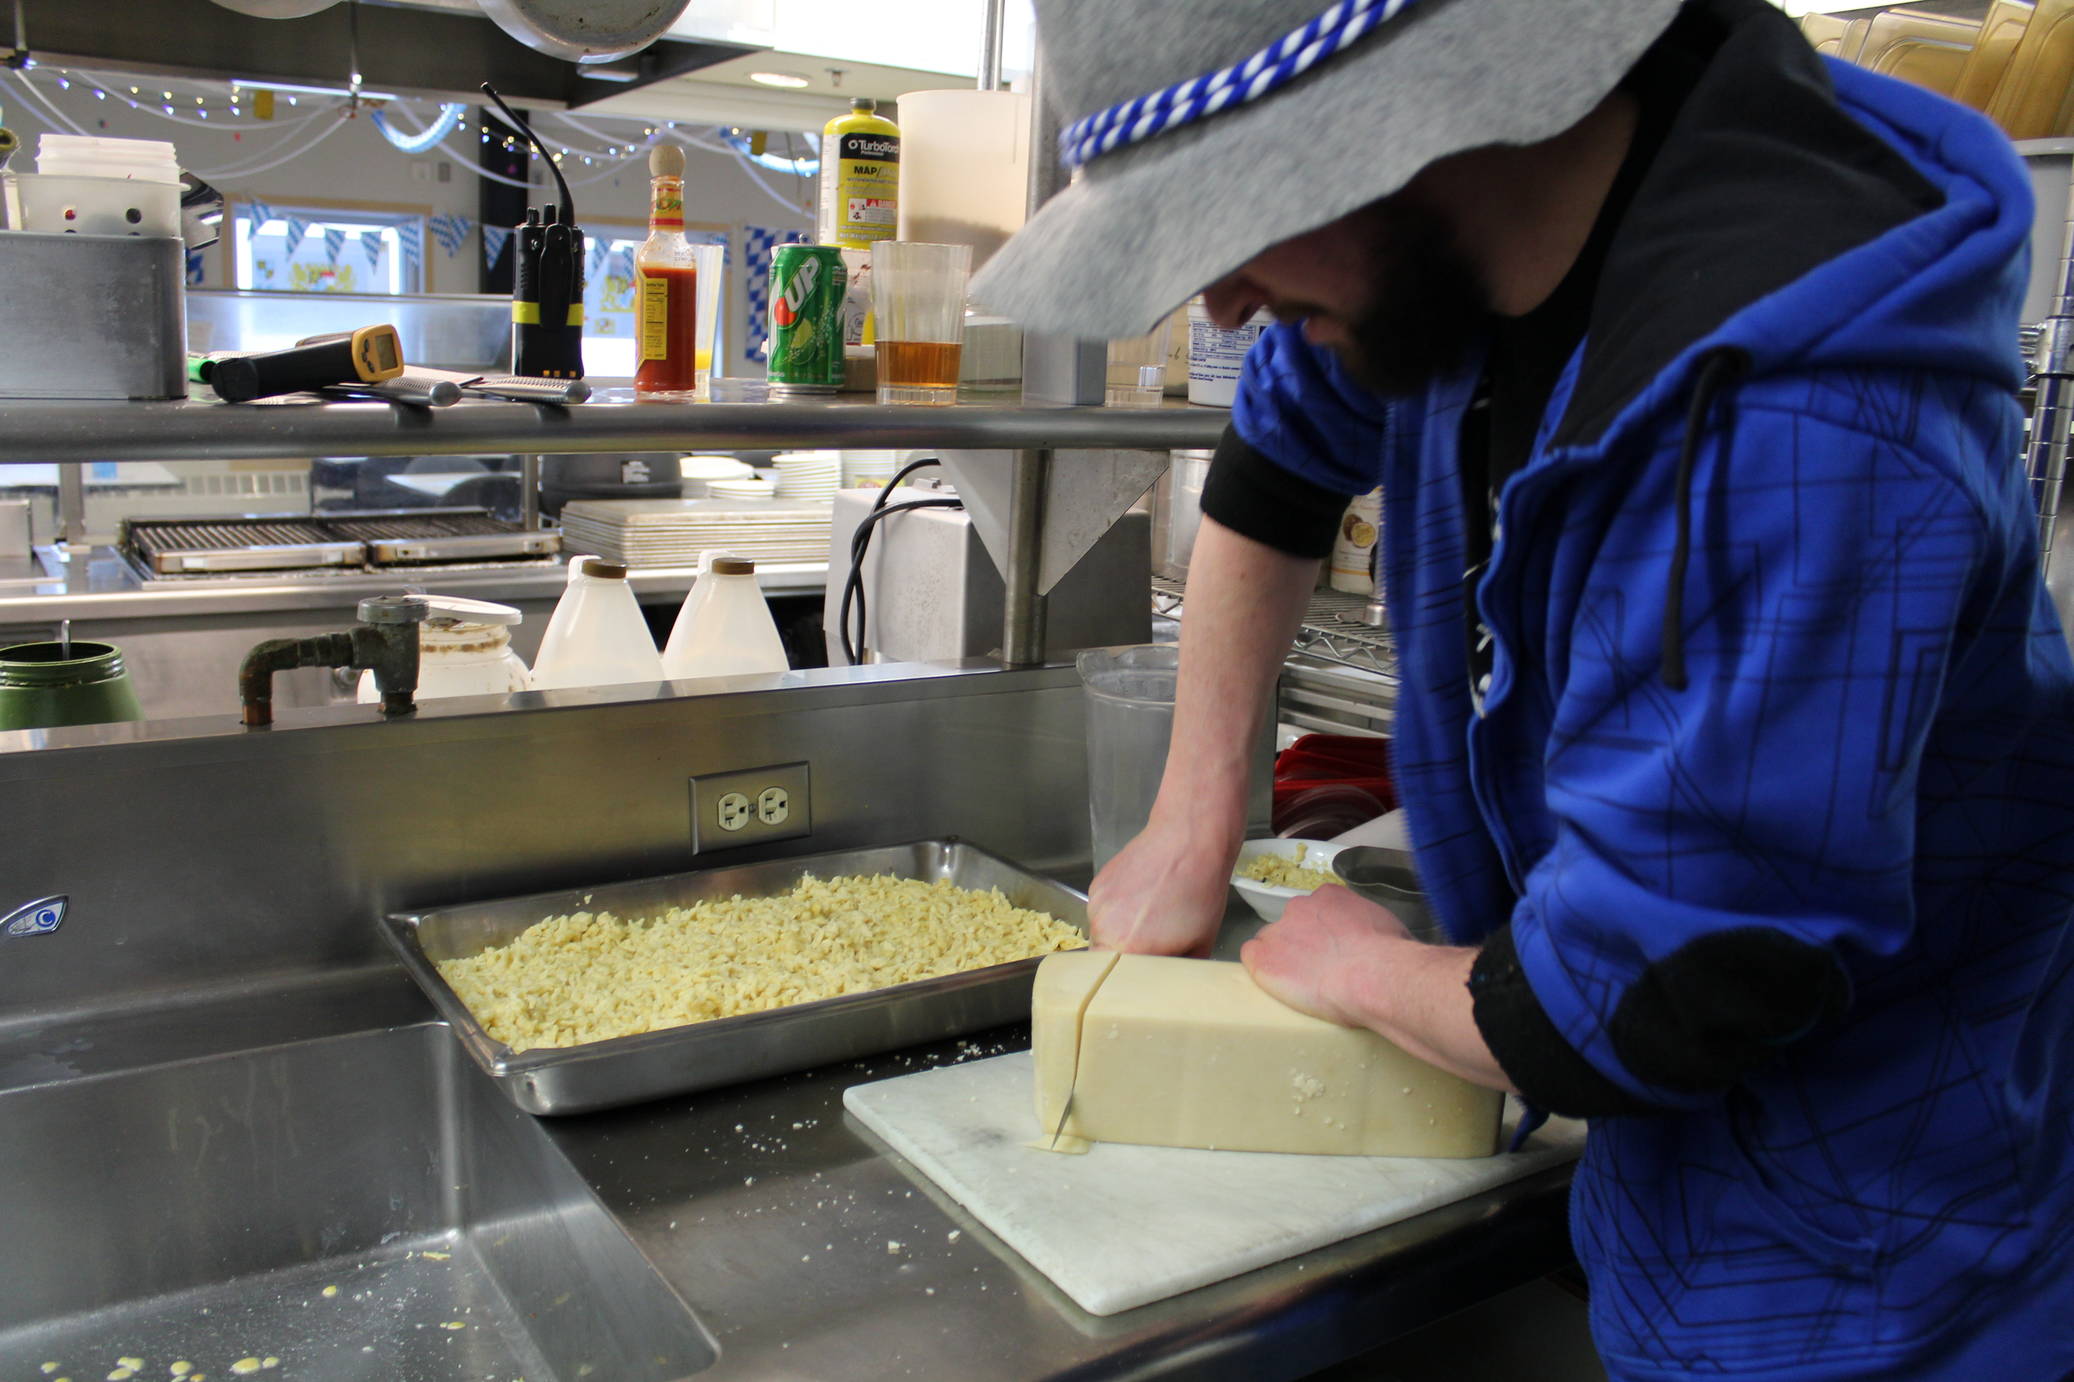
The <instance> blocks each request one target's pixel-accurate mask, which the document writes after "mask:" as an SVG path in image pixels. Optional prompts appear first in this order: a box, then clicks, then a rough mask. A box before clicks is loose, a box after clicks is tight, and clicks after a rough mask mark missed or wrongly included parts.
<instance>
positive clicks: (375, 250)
mask: <svg viewBox="0 0 2074 1382" xmlns="http://www.w3.org/2000/svg"><path fill="white" fill-rule="evenodd" d="M360 252H361V253H362V254H364V255H366V256H367V267H368V268H370V269H371V268H373V267H374V266H375V265H377V264H379V263H381V262H382V233H381V232H380V231H379V230H363V231H361V232H360Z"/></svg>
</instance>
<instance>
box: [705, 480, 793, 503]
mask: <svg viewBox="0 0 2074 1382" xmlns="http://www.w3.org/2000/svg"><path fill="white" fill-rule="evenodd" d="M777 492H778V487H777V485H776V484H774V483H772V482H771V481H769V480H766V479H764V478H763V477H762V476H761V475H752V476H749V477H748V478H746V479H740V480H708V481H706V493H707V495H708V496H709V497H711V498H714V499H769V498H772V497H774V496H775V495H776V494H777Z"/></svg>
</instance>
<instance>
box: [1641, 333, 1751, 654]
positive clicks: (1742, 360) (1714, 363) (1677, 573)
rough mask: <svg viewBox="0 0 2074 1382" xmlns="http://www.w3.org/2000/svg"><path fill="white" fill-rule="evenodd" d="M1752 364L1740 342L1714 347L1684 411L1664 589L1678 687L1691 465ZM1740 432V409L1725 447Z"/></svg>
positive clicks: (1666, 641) (1728, 423)
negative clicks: (1711, 421)
mask: <svg viewBox="0 0 2074 1382" xmlns="http://www.w3.org/2000/svg"><path fill="white" fill-rule="evenodd" d="M1749 368H1750V356H1749V354H1748V353H1747V352H1745V351H1743V350H1741V349H1739V348H1738V347H1736V346H1722V347H1720V348H1719V349H1717V350H1710V351H1708V352H1707V354H1706V356H1705V357H1704V358H1703V359H1702V360H1701V361H1700V366H1699V378H1698V380H1697V381H1696V382H1695V383H1694V384H1693V386H1692V403H1691V405H1690V406H1689V407H1688V408H1687V409H1686V413H1685V436H1684V438H1683V440H1682V441H1681V442H1680V443H1679V447H1678V479H1677V495H1676V498H1675V499H1674V500H1673V503H1674V504H1675V505H1676V507H1677V511H1678V541H1677V543H1676V545H1675V546H1673V547H1672V548H1671V575H1670V589H1668V590H1666V591H1665V592H1664V631H1663V645H1664V653H1663V679H1664V685H1665V686H1667V687H1669V688H1670V689H1671V690H1673V691H1683V690H1684V689H1685V685H1686V679H1685V568H1686V565H1687V564H1688V563H1689V561H1690V560H1691V557H1692V466H1693V462H1694V461H1695V460H1696V459H1697V458H1698V456H1699V449H1700V434H1701V433H1702V432H1703V431H1705V430H1706V425H1707V414H1708V412H1709V411H1710V410H1712V408H1713V406H1714V401H1715V399H1717V398H1719V397H1720V395H1721V390H1722V389H1723V388H1724V387H1725V386H1726V385H1728V384H1729V383H1730V382H1731V381H1733V380H1734V379H1735V378H1736V377H1737V376H1738V375H1741V374H1742V373H1743V372H1744V371H1746V370H1747V369H1749ZM1734 436H1735V414H1734V413H1733V412H1730V413H1728V415H1727V417H1726V419H1725V421H1724V423H1723V432H1722V438H1721V441H1722V446H1723V448H1724V449H1726V447H1727V445H1728V443H1729V441H1730V440H1731V439H1733V437H1734Z"/></svg>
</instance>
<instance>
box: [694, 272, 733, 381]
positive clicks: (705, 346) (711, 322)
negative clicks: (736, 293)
mask: <svg viewBox="0 0 2074 1382" xmlns="http://www.w3.org/2000/svg"><path fill="white" fill-rule="evenodd" d="M691 254H692V258H693V259H694V260H696V261H697V263H698V270H699V282H698V297H697V300H696V301H697V311H698V327H697V329H698V339H697V342H696V346H695V348H694V350H693V351H692V361H693V364H694V365H695V366H696V368H697V370H698V374H697V376H696V380H697V382H696V384H695V385H694V388H695V392H694V393H693V395H692V396H693V397H694V398H697V399H698V400H699V401H700V402H705V401H706V400H708V399H710V398H711V397H712V396H713V334H714V332H715V331H716V330H717V329H718V328H719V326H720V305H721V303H723V302H725V301H726V300H727V299H726V294H725V293H724V292H723V291H722V288H723V286H724V284H725V278H724V275H725V273H726V267H725V265H726V262H727V246H725V245H693V246H692V247H691Z"/></svg>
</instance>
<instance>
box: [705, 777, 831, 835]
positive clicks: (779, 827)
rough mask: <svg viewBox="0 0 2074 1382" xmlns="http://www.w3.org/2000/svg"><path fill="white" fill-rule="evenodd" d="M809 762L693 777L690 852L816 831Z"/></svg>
mask: <svg viewBox="0 0 2074 1382" xmlns="http://www.w3.org/2000/svg"><path fill="white" fill-rule="evenodd" d="M808 786H809V783H808V776H807V765H806V764H804V763H780V764H777V765H776V766H773V767H768V768H743V769H739V770H737V771H734V772H725V773H706V774H703V775H701V776H698V777H694V778H692V779H691V852H692V853H694V854H702V853H704V852H706V851H707V850H713V849H739V848H740V847H741V846H743V845H751V844H763V843H765V842H767V841H770V840H790V839H795V838H797V837H799V836H801V835H810V834H812V833H813V813H812V811H811V810H810V809H809V805H808V803H809V794H808Z"/></svg>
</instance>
